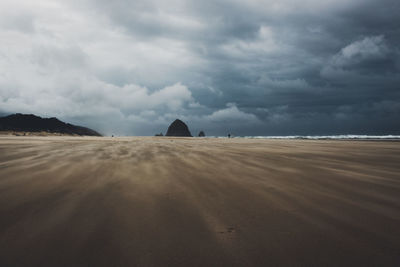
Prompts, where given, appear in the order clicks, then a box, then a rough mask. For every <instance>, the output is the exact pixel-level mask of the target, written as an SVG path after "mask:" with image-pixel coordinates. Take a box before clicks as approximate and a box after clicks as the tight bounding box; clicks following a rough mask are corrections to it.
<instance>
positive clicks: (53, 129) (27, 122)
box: [0, 113, 101, 136]
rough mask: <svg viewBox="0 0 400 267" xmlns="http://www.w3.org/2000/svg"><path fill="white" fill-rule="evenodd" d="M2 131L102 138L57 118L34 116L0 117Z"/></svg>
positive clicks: (92, 131)
mask: <svg viewBox="0 0 400 267" xmlns="http://www.w3.org/2000/svg"><path fill="white" fill-rule="evenodd" d="M0 131H20V132H42V131H45V132H50V133H61V134H76V135H90V136H101V134H99V133H98V132H96V131H94V130H92V129H89V128H86V127H82V126H77V125H73V124H69V123H65V122H62V121H60V120H59V119H57V118H41V117H39V116H35V115H33V114H20V113H17V114H13V115H9V116H5V117H0Z"/></svg>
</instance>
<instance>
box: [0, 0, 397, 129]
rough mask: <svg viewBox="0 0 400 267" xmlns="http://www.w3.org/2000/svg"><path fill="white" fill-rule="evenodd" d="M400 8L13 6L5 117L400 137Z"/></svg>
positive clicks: (119, 2)
mask: <svg viewBox="0 0 400 267" xmlns="http://www.w3.org/2000/svg"><path fill="white" fill-rule="evenodd" d="M399 14H400V1H398V0H351V1H350V0H324V1H321V0H302V1H296V0H279V1H278V0H247V1H243V0H240V1H239V0H230V1H227V0H202V1H197V0H187V1H181V0H170V1H163V0H136V1H133V0H114V1H108V0H96V1H95V0H79V1H77V0H68V1H67V0H65V1H60V0H48V1H47V0H46V1H44V0H37V1H31V0H26V1H23V0H12V1H10V0H2V1H0V114H2V115H5V114H10V113H33V114H36V115H39V116H44V117H57V118H59V119H61V120H63V121H66V122H70V123H74V124H78V125H83V126H87V127H90V128H92V129H95V130H97V131H99V132H101V133H102V134H105V135H111V134H114V135H154V134H155V133H159V132H163V133H165V132H166V130H167V127H168V125H169V124H170V123H171V122H172V121H173V120H175V119H176V118H179V119H181V120H183V121H184V122H186V123H187V125H188V126H189V128H190V130H191V131H192V134H193V135H197V134H198V132H199V131H200V130H204V131H205V133H206V135H226V134H227V133H232V134H234V135H319V134H327V135H328V134H399V133H400V16H399Z"/></svg>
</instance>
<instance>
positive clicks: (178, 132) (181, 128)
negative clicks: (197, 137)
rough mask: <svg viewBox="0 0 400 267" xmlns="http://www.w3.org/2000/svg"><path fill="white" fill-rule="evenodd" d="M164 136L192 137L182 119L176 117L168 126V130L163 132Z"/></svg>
mask: <svg viewBox="0 0 400 267" xmlns="http://www.w3.org/2000/svg"><path fill="white" fill-rule="evenodd" d="M165 136H189V137H192V134H191V133H190V131H189V128H188V127H187V125H186V124H185V123H184V122H183V121H181V120H178V119H176V120H175V121H174V122H173V123H171V125H170V126H169V127H168V131H167V133H166V134H165Z"/></svg>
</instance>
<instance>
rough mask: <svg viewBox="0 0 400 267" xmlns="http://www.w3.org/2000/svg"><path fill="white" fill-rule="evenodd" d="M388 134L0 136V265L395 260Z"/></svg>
mask: <svg viewBox="0 0 400 267" xmlns="http://www.w3.org/2000/svg"><path fill="white" fill-rule="evenodd" d="M399 226H400V142H395V141H354V140H351V141H350V140H340V141H339V140H265V139H264V140H263V139H245V138H242V139H240V138H231V139H228V138H167V137H117V138H111V137H64V136H48V137H42V136H6V135H4V136H0V266H400V227H399Z"/></svg>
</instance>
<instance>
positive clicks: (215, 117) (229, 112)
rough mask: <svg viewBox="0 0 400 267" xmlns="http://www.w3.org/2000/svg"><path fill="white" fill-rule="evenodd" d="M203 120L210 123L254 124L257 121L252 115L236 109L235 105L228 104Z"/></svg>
mask: <svg viewBox="0 0 400 267" xmlns="http://www.w3.org/2000/svg"><path fill="white" fill-rule="evenodd" d="M205 119H207V120H210V121H212V122H234V123H237V122H247V123H252V122H253V123H254V122H257V121H258V119H257V117H256V116H255V115H254V114H250V113H246V112H243V111H241V110H239V109H238V107H237V106H236V104H235V103H228V104H227V105H226V108H225V109H220V110H217V111H215V112H213V113H212V114H211V115H208V116H206V117H205Z"/></svg>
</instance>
